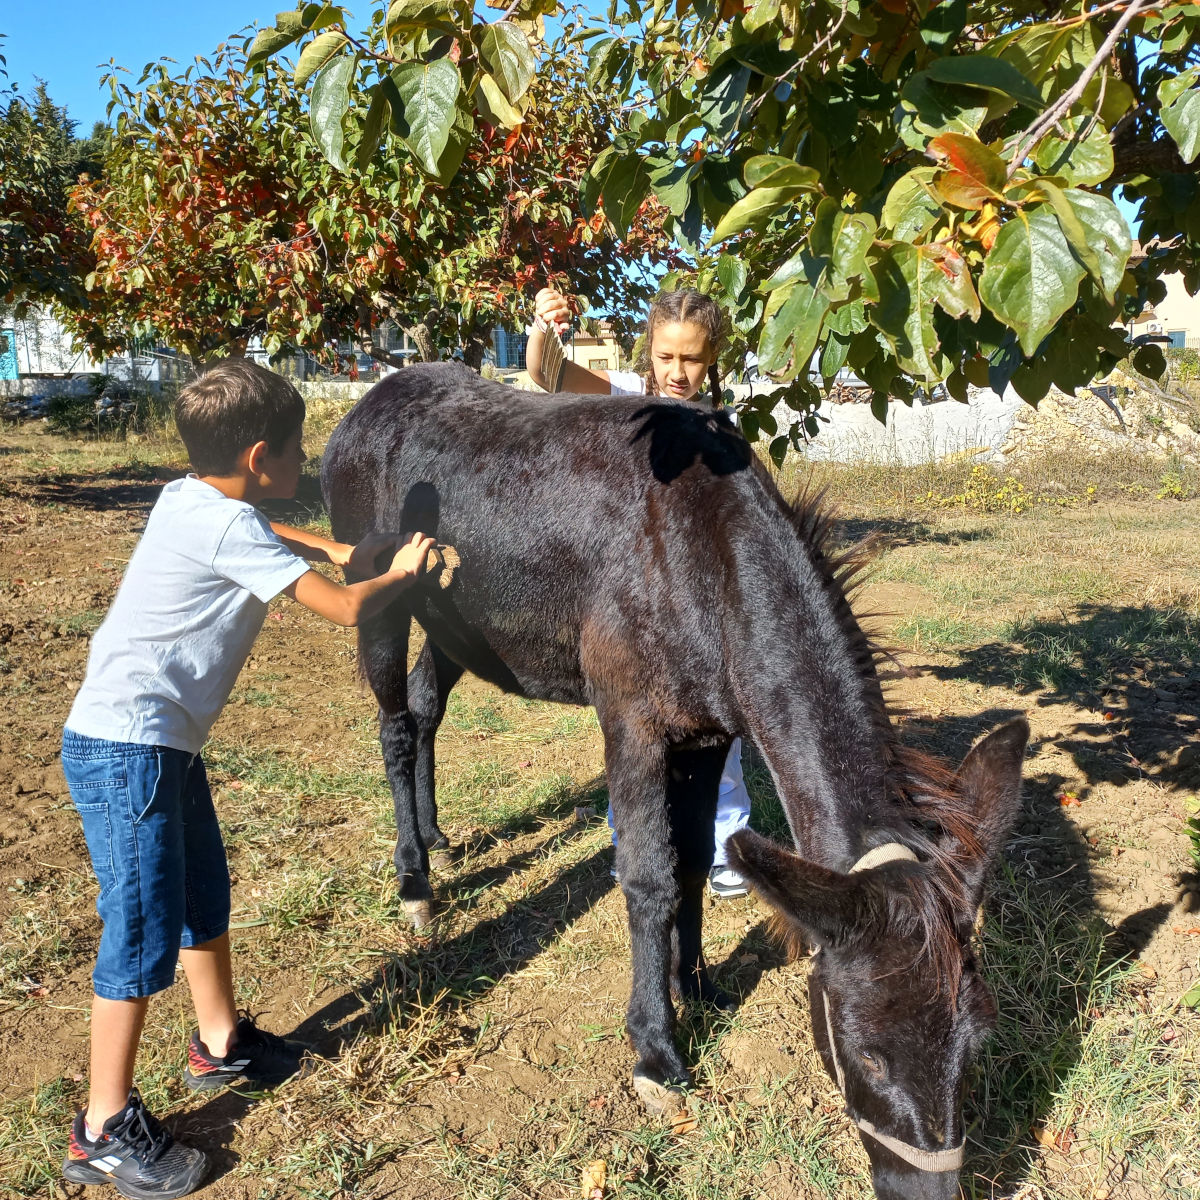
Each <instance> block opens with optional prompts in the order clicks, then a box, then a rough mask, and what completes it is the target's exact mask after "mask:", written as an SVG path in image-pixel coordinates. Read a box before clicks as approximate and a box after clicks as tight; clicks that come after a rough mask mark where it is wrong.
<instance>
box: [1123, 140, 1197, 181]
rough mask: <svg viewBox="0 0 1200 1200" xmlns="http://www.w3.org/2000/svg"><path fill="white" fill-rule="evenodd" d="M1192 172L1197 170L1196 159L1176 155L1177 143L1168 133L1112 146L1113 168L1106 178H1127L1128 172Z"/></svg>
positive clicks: (1187, 173)
mask: <svg viewBox="0 0 1200 1200" xmlns="http://www.w3.org/2000/svg"><path fill="white" fill-rule="evenodd" d="M1196 174H1200V159H1197V160H1196V161H1195V162H1193V163H1185V162H1184V161H1183V159H1182V158H1181V157H1180V156H1179V147H1178V146H1176V145H1175V143H1174V142H1173V141H1172V140H1171V139H1170V138H1169V137H1161V138H1157V139H1155V140H1154V141H1152V142H1133V143H1126V144H1124V145H1117V146H1114V147H1113V172H1112V174H1111V175H1110V176H1109V179H1127V178H1128V177H1129V176H1131V175H1196Z"/></svg>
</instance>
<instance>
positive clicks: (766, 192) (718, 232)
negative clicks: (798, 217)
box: [708, 185, 806, 246]
mask: <svg viewBox="0 0 1200 1200" xmlns="http://www.w3.org/2000/svg"><path fill="white" fill-rule="evenodd" d="M805 190H806V189H804V188H800V187H796V186H795V185H788V186H787V187H759V188H755V189H754V190H753V191H752V192H747V193H746V194H745V195H744V196H743V197H742V198H741V199H740V200H739V201H738V202H737V203H736V204H735V205H733V207H732V208H730V210H729V211H728V212H727V213H726V214H725V215H724V216H723V217H722V218H721V220H720V221H718V222H717V227H716V229H714V230H713V233H712V237H711V238H709V240H708V244H709V245H710V246H715V245H716V244H717V243H718V242H723V241H724V240H725V239H726V238H727V237H731V236H732V235H733V234H735V233H741V232H742V231H743V230H746V229H757V230H761V229H764V228H765V227H766V225H767V223H768V222H769V221H770V220H771V218H772V217H774V216H775V215H776V214H777V213H780V212H782V211H783V210H784V208H785V207H787V206H788V205H789V204H790V203H791V202H792V201H793V200H795V199H796V197H797V196H799V195H801V194H802V193H803V192H804V191H805Z"/></svg>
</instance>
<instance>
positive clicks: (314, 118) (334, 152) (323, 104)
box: [308, 54, 358, 171]
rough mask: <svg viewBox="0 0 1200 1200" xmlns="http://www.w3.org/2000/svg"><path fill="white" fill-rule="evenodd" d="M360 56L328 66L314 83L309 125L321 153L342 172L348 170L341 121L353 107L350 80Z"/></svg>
mask: <svg viewBox="0 0 1200 1200" xmlns="http://www.w3.org/2000/svg"><path fill="white" fill-rule="evenodd" d="M357 62H358V56H357V55H352V54H343V55H342V56H341V57H340V58H335V59H334V60H333V62H331V63H329V64H328V65H327V66H325V67H324V68H323V69H322V70H321V71H320V72H319V73H318V75H317V77H316V79H315V80H314V81H313V86H312V97H311V99H310V101H309V108H308V122H309V125H310V127H311V128H312V135H313V138H314V139H315V140H316V143H317V145H318V146H320V147H321V153H322V154H323V155H325V158H326V159H327V160H328V161H329V162H330V163H332V164H333V165H334V166H335V167H337V169H338V170H339V171H344V170H346V160H345V159H344V158H343V157H342V145H343V134H342V117H344V116H345V115H346V109H347V108H348V107H349V106H350V80H351V79H352V78H353V77H354V68H355V65H356V64H357Z"/></svg>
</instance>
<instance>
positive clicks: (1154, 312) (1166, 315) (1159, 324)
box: [1126, 242, 1200, 350]
mask: <svg viewBox="0 0 1200 1200" xmlns="http://www.w3.org/2000/svg"><path fill="white" fill-rule="evenodd" d="M1145 257H1146V252H1145V251H1144V250H1143V249H1142V247H1141V245H1140V244H1139V243H1137V242H1134V244H1133V252H1132V253H1131V254H1130V256H1129V265H1130V266H1131V267H1132V266H1134V265H1136V264H1137V263H1139V262H1141V261H1142V260H1143V259H1144V258H1145ZM1162 281H1163V283H1164V284H1166V287H1167V294H1166V296H1165V297H1164V298H1163V299H1162V300H1160V301H1159V302H1158V303H1157V304H1154V305H1150V304H1147V305H1146V307H1145V308H1144V309H1143V310H1142V311H1141V312H1140V313H1138V315H1137V316H1136V317H1134V319H1133V320H1132V321H1127V322H1126V329H1127V330H1128V332H1129V335H1130V337H1140V336H1142V335H1143V334H1152V335H1155V336H1157V337H1161V338H1165V339H1166V345H1168V346H1169V347H1170V348H1171V349H1173V350H1183V349H1184V348H1191V349H1194V350H1200V295H1196V296H1189V295H1188V290H1187V288H1186V287H1185V286H1184V282H1183V276H1182V275H1180V274H1179V273H1178V272H1176V273H1174V274H1173V275H1164V276H1163V277H1162Z"/></svg>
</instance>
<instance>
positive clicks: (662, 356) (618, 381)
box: [525, 287, 750, 897]
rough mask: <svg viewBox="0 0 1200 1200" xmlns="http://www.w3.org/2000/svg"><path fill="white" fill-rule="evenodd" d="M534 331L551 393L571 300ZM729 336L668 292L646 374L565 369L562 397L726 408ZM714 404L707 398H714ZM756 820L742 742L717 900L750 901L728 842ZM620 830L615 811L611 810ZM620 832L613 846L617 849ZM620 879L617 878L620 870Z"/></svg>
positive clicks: (723, 794) (547, 303)
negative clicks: (547, 358)
mask: <svg viewBox="0 0 1200 1200" xmlns="http://www.w3.org/2000/svg"><path fill="white" fill-rule="evenodd" d="M533 303H534V317H533V324H532V325H531V326H530V328H529V341H528V343H527V344H526V347H525V363H526V368H527V370H528V371H529V376H530V378H531V379H532V380H533V381H534V383H536V384H537V385H538V386H539V387H543V388H544V387H546V386H547V384H546V380H545V376H544V375H543V373H542V351H543V349H544V347H545V344H546V343H545V339H546V335H547V334H548V333H549V332H550V330H551V328H553V329H554V330H555V331H556V332H558V333H560V334H561V333H563V332H564V331H565V330H566V329H567V328H568V327H569V325H570V323H571V318H572V312H571V307H570V304H569V303H568V302H567V298H566V297H565V296H564V295H563V294H562V293H561V292H557V291H555V290H554V288H549V287H547V288H542V290H541V291H540V292H538V294H537V295H536V296H535V297H534V302H533ZM724 336H725V320H724V314H723V313H722V312H721V308H720V306H719V305H718V304H717V303H716V301H715V300H711V299H709V297H707V296H704V295H702V294H701V293H700V292H695V291H678V292H664V293H663V294H662V295H660V296H659V297H658V298H657V299H656V300H655V301H654V303H653V304H652V305H651V306H650V312H649V313H648V314H647V316H646V331H645V340H644V342H643V350H642V364H641V365H642V366H643V371H642V372H641V373H639V372H636V371H592V370H589V369H588V368H587V367H581V366H580V365H579V364H578V363H573V362H567V363H565V364H564V370H563V376H562V390H563V391H565V392H576V393H584V394H592V393H600V394H602V395H605V394H610V393H611V394H613V395H623V396H644V395H648V394H649V395H656V396H666V397H667V398H668V399H671V400H696V399H698V398H699V397H700V392H701V389H702V388H703V387H704V385H705V384H706V383H707V384H708V386H709V389H710V391H711V402H712V405H713V407H714V408H718V407H720V405H721V377H720V374H719V373H718V371H717V355H718V353H719V352H720V349H721V342H722V341H723V340H724ZM706 398H707V397H706ZM749 820H750V797H749V796H748V795H747V793H746V784H745V781H744V780H743V779H742V739H741V738H734V740H733V745H732V746H730V747H729V757H728V758H727V759H726V760H725V770H724V771H723V772H722V774H721V785H720V790H719V792H718V793H717V825H716V841H717V850H716V856H715V857H714V859H713V866H712V870H711V871H710V872H709V875H708V887H709V890H710V891H711V892H712V893H713V895H715V896H725V897H728V896H744V895H745V894H746V891H747V889H746V883H745V880H743V879H742V877H741V876H740V875H739V874H738V873H737V872H736V871H734V870H733V869H732V868H731V867H730V866H729V864H728V862H727V861H726V858H725V839H726V838H727V837H729V836H731V835H732V834H734V833H736V832H737V831H738V830H739V829H744V828H745V826H746V825H747V824H748V822H749ZM608 824H609V826H610V827H612V824H613V817H612V806H611V805H610V806H609V809H608ZM616 839H617V835H616V831H615V829H614V831H613V844H614V845H615V844H616ZM612 874H613V875H614V877H615V876H616V870H615V868H614V870H613V872H612Z"/></svg>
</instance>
